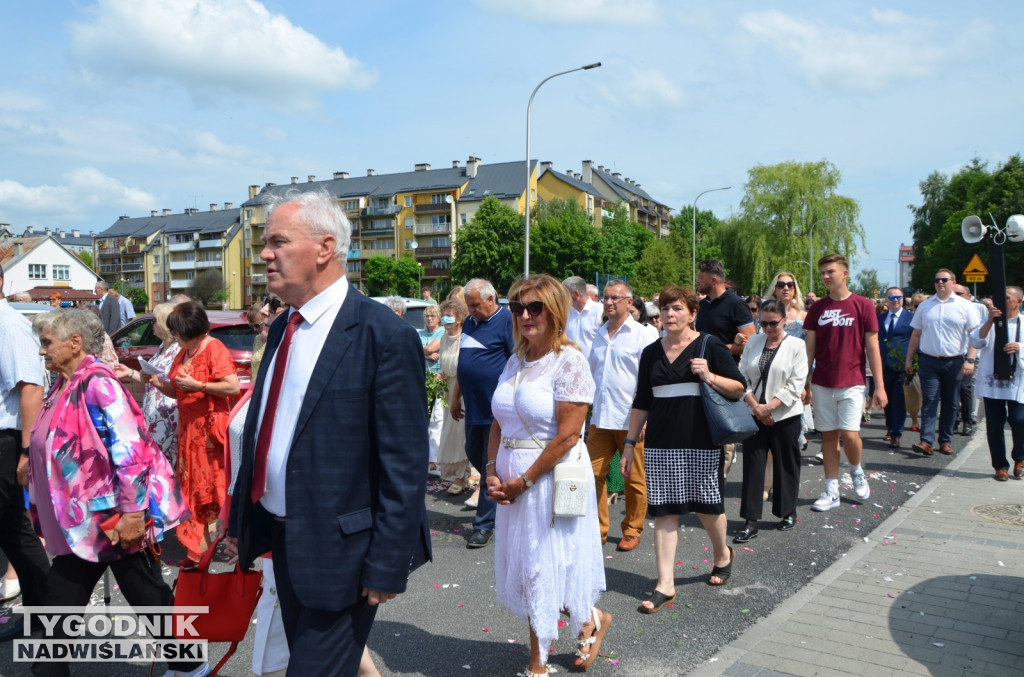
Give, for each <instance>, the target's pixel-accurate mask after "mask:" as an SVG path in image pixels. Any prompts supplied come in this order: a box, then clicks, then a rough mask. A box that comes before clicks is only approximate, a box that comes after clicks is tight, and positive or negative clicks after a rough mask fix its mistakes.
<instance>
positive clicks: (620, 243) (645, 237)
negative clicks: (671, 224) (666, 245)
mask: <svg viewBox="0 0 1024 677" xmlns="http://www.w3.org/2000/svg"><path fill="white" fill-rule="evenodd" d="M599 234H600V238H599V241H598V248H597V260H598V271H599V272H601V273H604V274H606V275H610V276H612V277H618V278H623V279H627V280H631V279H633V277H634V276H635V275H636V271H637V266H638V265H639V263H640V257H641V256H642V255H643V252H644V249H646V248H647V247H648V245H650V243H651V242H653V241H654V234H653V233H652V232H651V231H649V230H647V229H646V228H644V227H643V226H641V225H640V224H639V223H637V222H636V221H630V220H629V212H628V211H627V210H626V208H625V206H624V205H622V204H619V205H617V206H616V207H615V209H614V211H613V212H612V215H611V217H606V218H604V219H602V221H601V230H600V231H599Z"/></svg>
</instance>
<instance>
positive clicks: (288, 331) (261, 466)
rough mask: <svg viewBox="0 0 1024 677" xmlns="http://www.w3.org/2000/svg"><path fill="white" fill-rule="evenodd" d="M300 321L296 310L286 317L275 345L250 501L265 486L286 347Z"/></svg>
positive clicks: (285, 366) (260, 492) (286, 358)
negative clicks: (275, 350) (280, 337)
mask: <svg viewBox="0 0 1024 677" xmlns="http://www.w3.org/2000/svg"><path fill="white" fill-rule="evenodd" d="M300 322H302V315H300V314H299V312H298V311H295V312H293V313H292V314H291V317H289V318H288V326H287V327H285V329H284V338H282V339H281V345H279V346H278V347H277V359H276V360H275V361H274V374H273V376H272V377H271V379H270V393H269V394H268V395H267V406H266V407H264V409H263V422H262V423H261V424H260V432H259V435H258V436H257V437H256V463H255V466H254V467H253V471H252V491H251V492H250V496H252V502H253V503H255V502H256V501H258V500H260V498H262V496H263V494H264V492H265V491H266V488H267V456H268V455H269V454H270V438H271V437H272V436H273V435H274V414H275V413H276V412H277V398H278V397H279V396H280V394H281V385H282V384H283V383H284V371H285V369H286V368H287V367H288V349H289V348H290V347H291V345H292V334H294V333H295V327H297V326H299V323H300Z"/></svg>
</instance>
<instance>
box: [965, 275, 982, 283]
mask: <svg viewBox="0 0 1024 677" xmlns="http://www.w3.org/2000/svg"><path fill="white" fill-rule="evenodd" d="M964 281H965V282H984V281H985V276H984V275H977V274H974V275H964Z"/></svg>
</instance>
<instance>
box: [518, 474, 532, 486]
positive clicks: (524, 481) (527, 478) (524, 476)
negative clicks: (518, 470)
mask: <svg viewBox="0 0 1024 677" xmlns="http://www.w3.org/2000/svg"><path fill="white" fill-rule="evenodd" d="M520 479H522V480H523V484H525V485H526V488H527V489H529V488H530V487H532V486H533V482H531V481H530V478H529V477H527V476H526V473H523V474H522V477H520Z"/></svg>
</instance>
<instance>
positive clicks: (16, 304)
mask: <svg viewBox="0 0 1024 677" xmlns="http://www.w3.org/2000/svg"><path fill="white" fill-rule="evenodd" d="M8 303H9V304H10V306H11V308H14V309H15V310H17V311H18V312H19V313H21V314H22V315H23V316H25V317H27V318H28V321H29V322H31V321H32V318H33V317H35V316H36V315H38V314H39V313H47V312H49V311H51V310H53V308H52V307H51V306H50V304H48V303H45V304H44V303H25V302H24V301H8Z"/></svg>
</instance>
